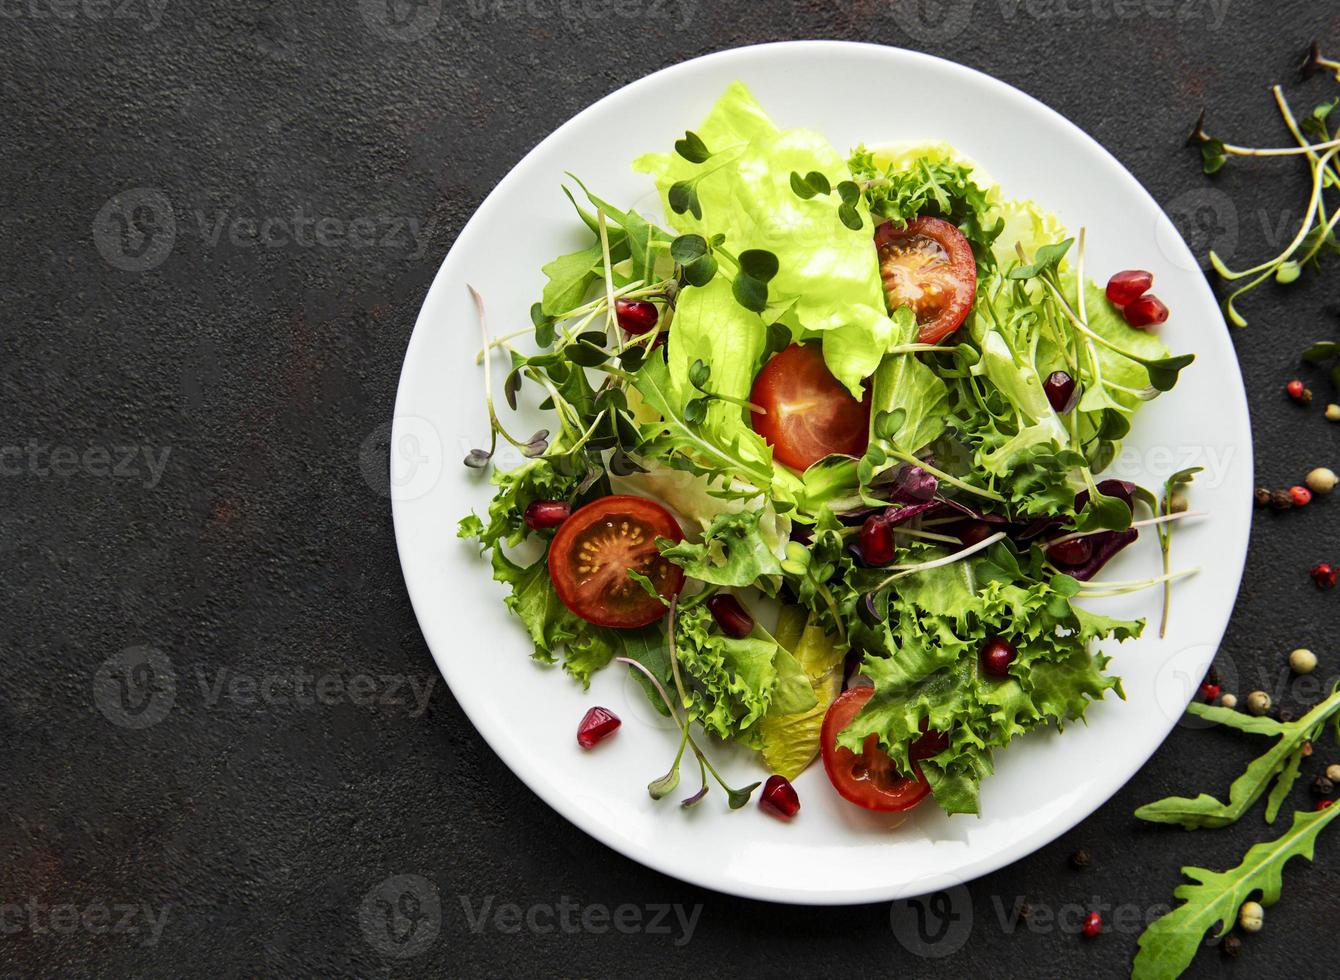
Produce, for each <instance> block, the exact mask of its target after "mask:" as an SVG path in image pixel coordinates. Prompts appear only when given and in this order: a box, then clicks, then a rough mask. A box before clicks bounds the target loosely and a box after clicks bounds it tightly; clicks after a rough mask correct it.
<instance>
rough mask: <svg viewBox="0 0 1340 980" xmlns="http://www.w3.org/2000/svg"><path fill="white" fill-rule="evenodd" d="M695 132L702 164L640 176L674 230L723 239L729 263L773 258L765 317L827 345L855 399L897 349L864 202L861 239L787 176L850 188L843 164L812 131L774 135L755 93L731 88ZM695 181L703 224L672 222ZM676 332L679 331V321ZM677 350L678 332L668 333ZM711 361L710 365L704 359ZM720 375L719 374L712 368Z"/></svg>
mask: <svg viewBox="0 0 1340 980" xmlns="http://www.w3.org/2000/svg"><path fill="white" fill-rule="evenodd" d="M696 132H697V133H698V134H699V135H700V136H701V137H702V139H703V141H704V142H705V143H706V145H707V147H708V148H709V149H710V150H711V151H712V152H713V154H714V156H713V157H712V158H711V159H709V160H707V161H706V162H705V163H702V164H694V163H690V162H689V161H688V160H685V159H684V158H682V157H680V156H678V155H676V154H661V153H656V154H649V155H647V156H644V157H642V158H640V159H639V160H637V161H636V162H635V164H634V167H635V168H636V169H638V170H640V171H642V172H644V173H648V174H651V175H652V176H653V177H654V178H655V179H656V185H657V187H658V189H659V190H660V192H661V194H662V196H663V198H664V201H665V205H666V207H665V211H666V214H667V215H670V217H671V224H672V225H673V226H674V227H675V229H676V230H678V231H679V232H681V233H684V234H689V233H694V234H699V235H702V236H703V237H704V238H709V239H710V238H711V237H712V236H713V235H717V234H721V235H725V236H726V247H727V248H728V249H729V250H730V251H731V252H732V253H733V254H736V255H738V254H740V253H741V252H744V251H746V250H749V249H764V250H767V251H770V252H772V253H773V254H774V255H776V256H777V259H778V262H779V266H780V268H779V271H778V273H777V276H776V277H775V278H774V279H773V280H772V281H771V282H770V283H769V313H768V315H767V316H766V317H765V318H766V319H768V320H775V319H777V318H778V317H781V320H782V322H783V323H785V324H786V325H787V326H790V327H791V328H792V329H793V330H794V331H796V332H797V333H804V334H805V335H810V336H819V337H822V338H823V341H824V360H825V361H826V362H827V364H828V367H829V369H830V370H831V371H832V372H833V374H834V376H836V377H837V378H838V379H839V380H840V381H841V382H842V383H843V384H845V385H846V386H847V387H848V389H849V390H850V391H851V392H852V393H853V395H855V396H856V397H860V396H861V385H862V383H863V382H864V381H865V379H866V378H868V377H869V376H870V375H871V374H873V373H874V371H875V369H876V368H877V367H878V366H879V363H880V360H881V359H882V356H883V352H884V351H885V350H886V349H887V348H888V347H889V346H890V345H891V344H892V343H893V339H894V336H895V332H896V331H895V328H894V325H893V322H892V321H891V320H890V319H889V317H888V315H887V313H886V311H885V305H884V292H883V286H882V284H881V281H880V276H879V268H878V260H877V257H876V253H875V249H874V247H873V245H872V244H871V238H872V235H873V231H874V229H873V227H872V224H871V219H870V214H869V210H868V208H867V206H866V204H865V203H864V201H863V200H862V201H861V202H860V203H859V204H858V206H857V211H858V213H859V214H860V217H861V219H862V227H861V229H860V230H859V231H857V230H853V229H851V228H849V227H847V226H846V225H845V224H844V223H843V222H842V220H841V218H840V217H839V216H838V205H837V198H836V196H835V195H830V196H825V195H819V196H816V197H814V198H812V199H810V200H808V201H807V200H802V199H801V198H800V197H799V196H797V195H796V193H795V191H794V190H793V189H792V187H791V174H792V173H800V174H809V173H813V172H818V173H822V174H823V175H824V176H825V177H826V178H827V179H828V181H829V183H830V185H832V186H833V187H836V186H837V185H838V184H839V183H842V182H843V181H849V180H851V176H852V175H851V171H850V169H849V168H848V166H847V162H846V160H844V159H843V157H842V155H841V154H839V153H838V152H837V151H836V150H835V149H834V148H833V146H832V145H831V144H830V143H829V142H828V140H826V139H825V138H824V137H822V136H820V135H819V134H818V133H814V132H811V131H809V130H799V129H792V130H778V129H777V128H776V127H775V126H774V125H773V124H772V122H771V121H770V120H769V119H768V117H767V115H766V114H765V113H764V112H763V110H762V108H761V107H759V105H758V103H757V102H756V101H755V100H754V98H753V96H752V95H751V94H750V93H749V90H748V89H747V88H746V87H745V86H744V85H742V84H740V83H738V82H737V83H735V84H733V85H731V86H730V88H728V89H727V90H726V93H725V94H724V95H723V96H722V97H721V99H720V100H718V102H717V103H716V105H715V106H714V107H713V109H712V111H711V112H710V113H709V114H708V116H707V118H706V119H705V120H704V121H703V123H702V125H700V126H699V127H697V130H696ZM694 179H697V181H698V182H697V193H698V198H699V200H700V201H701V204H702V210H703V217H702V219H701V220H700V219H698V218H695V217H694V216H693V214H692V213H685V214H682V215H675V214H674V213H673V209H672V208H671V207H670V206H669V193H670V188H671V186H672V185H674V184H675V183H677V182H679V181H685V180H694ZM675 329H676V330H678V329H679V327H678V321H676V327H675ZM671 337H672V340H671V344H672V345H673V343H674V340H673V337H674V332H673V331H672V333H671ZM704 360H706V358H704ZM707 363H708V365H709V366H710V367H711V368H712V370H713V372H714V374H715V372H716V371H717V370H718V364H717V363H716V361H714V360H710V361H707Z"/></svg>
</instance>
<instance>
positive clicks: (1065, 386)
mask: <svg viewBox="0 0 1340 980" xmlns="http://www.w3.org/2000/svg"><path fill="white" fill-rule="evenodd" d="M1042 387H1043V389H1044V390H1045V391H1046V392H1047V401H1049V402H1051V406H1052V408H1054V409H1056V411H1057V412H1059V413H1060V414H1062V415H1065V414H1066V413H1067V412H1069V411H1070V410H1071V409H1073V408H1074V407H1075V405H1076V404H1077V403H1078V402H1079V385H1077V384H1075V379H1074V378H1072V377H1071V376H1070V375H1068V374H1066V373H1065V372H1064V371H1053V372H1052V374H1051V375H1050V377H1048V378H1047V380H1046V381H1045V382H1044V383H1043V385H1042Z"/></svg>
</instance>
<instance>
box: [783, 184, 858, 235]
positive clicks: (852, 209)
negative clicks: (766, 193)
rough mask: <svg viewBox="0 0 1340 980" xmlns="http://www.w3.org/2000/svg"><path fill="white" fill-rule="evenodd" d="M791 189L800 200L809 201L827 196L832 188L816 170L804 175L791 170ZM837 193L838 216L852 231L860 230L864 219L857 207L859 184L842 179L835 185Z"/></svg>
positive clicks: (831, 191)
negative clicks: (838, 200) (838, 202)
mask: <svg viewBox="0 0 1340 980" xmlns="http://www.w3.org/2000/svg"><path fill="white" fill-rule="evenodd" d="M791 190H792V191H794V192H795V195H796V197H798V198H800V199H801V200H802V201H809V200H812V199H813V198H815V197H819V196H823V197H827V196H829V195H830V194H832V193H833V190H834V188H833V185H832V184H831V183H829V180H828V178H827V177H825V176H824V175H823V174H822V173H820V172H819V171H817V170H814V171H811V172H810V173H808V174H805V175H804V176H801V175H800V174H798V173H796V172H795V171H792V172H791ZM837 193H838V198H839V199H840V201H841V203H840V204H839V205H838V218H839V219H840V220H841V221H842V223H843V224H844V225H846V226H847V227H848V228H850V229H851V230H852V231H860V230H861V229H862V228H863V227H865V221H864V219H863V218H862V217H861V212H860V209H859V208H858V207H857V205H858V204H860V202H861V185H860V184H858V183H856V181H854V180H844V181H842V182H841V183H840V184H838V185H837Z"/></svg>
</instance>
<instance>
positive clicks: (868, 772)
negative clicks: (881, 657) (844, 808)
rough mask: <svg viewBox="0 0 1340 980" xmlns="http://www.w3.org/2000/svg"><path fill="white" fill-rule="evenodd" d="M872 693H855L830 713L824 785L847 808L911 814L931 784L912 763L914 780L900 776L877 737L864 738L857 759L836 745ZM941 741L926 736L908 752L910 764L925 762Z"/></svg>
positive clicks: (823, 738)
mask: <svg viewBox="0 0 1340 980" xmlns="http://www.w3.org/2000/svg"><path fill="white" fill-rule="evenodd" d="M874 693H875V689H874V688H873V687H853V688H852V689H851V690H849V691H846V692H844V693H843V694H842V695H841V696H840V697H839V698H838V699H837V700H836V701H834V702H833V704H832V706H831V707H829V709H828V714H826V715H824V724H823V728H822V729H821V730H820V732H819V745H820V748H821V749H822V750H823V758H824V771H825V772H827V773H828V781H829V782H831V783H832V784H833V788H834V789H836V790H837V791H838V794H839V795H841V796H842V798H843V799H845V800H847V801H848V802H850V803H855V804H856V805H857V806H859V807H864V808H865V809H867V810H879V811H881V812H883V813H896V812H898V811H900V810H910V809H912V807H914V806H916V805H917V804H918V803H920V802H921V801H922V800H923V799H925V798H926V796H927V794H929V793H930V791H931V787H930V783H928V782H926V777H925V776H923V775H922V774H921V770H920V769H918V768H917V766H916V765H915V761H914V764H913V766H912V772H913V773H914V775H913V776H911V777H909V776H904V775H902V774H901V773H900V772H898V770H897V769H896V768H894V764H893V760H892V759H891V758H889V754H888V753H887V752H885V751H884V750H883V749H881V748H880V747H879V736H877V735H870V736H869V737H867V738H866V740H865V747H864V751H863V752H862V753H861V754H860V755H857V754H856V753H855V752H853V751H852V750H851V749H847V748H841V747H839V746H838V744H837V737H838V732H840V731H842V730H843V729H844V728H846V727H847V726H848V725H849V724H851V720H852V719H853V718H855V717H856V714H857V712H859V711H860V710H861V709H862V708H863V707H865V703H866V702H867V701H869V700H870V698H871V697H873V696H874ZM943 739H944V736H943V735H941V734H940V733H939V732H929V733H927V734H926V735H924V736H922V737H921V738H920V739H919V740H918V741H917V742H916V744H915V745H913V746H912V751H911V756H912V759H913V760H916V759H926V758H929V757H930V756H932V755H936V754H937V753H939V752H942V751H943V750H944V746H945V744H946V743H945V742H944V741H942V740H943Z"/></svg>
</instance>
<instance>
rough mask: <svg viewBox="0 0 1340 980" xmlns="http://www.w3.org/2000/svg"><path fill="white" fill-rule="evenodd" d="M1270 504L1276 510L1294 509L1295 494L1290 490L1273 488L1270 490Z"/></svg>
mask: <svg viewBox="0 0 1340 980" xmlns="http://www.w3.org/2000/svg"><path fill="white" fill-rule="evenodd" d="M1270 506H1271V507H1274V508H1275V509H1276V510H1292V509H1293V496H1292V495H1291V494H1290V493H1289V491H1288V490H1272V491H1271V492H1270Z"/></svg>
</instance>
